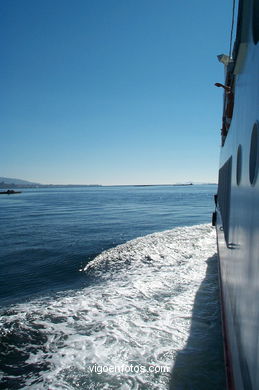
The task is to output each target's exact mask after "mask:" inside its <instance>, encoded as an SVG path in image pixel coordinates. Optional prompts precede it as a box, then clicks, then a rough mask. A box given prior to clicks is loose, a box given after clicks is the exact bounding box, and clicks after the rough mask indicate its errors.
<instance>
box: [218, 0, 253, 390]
mask: <svg viewBox="0 0 259 390" xmlns="http://www.w3.org/2000/svg"><path fill="white" fill-rule="evenodd" d="M258 17H259V16H258V3H257V2H256V1H250V0H249V1H248V0H247V1H241V2H240V6H239V22H238V26H237V37H238V41H237V42H236V49H235V50H236V52H235V57H234V64H233V65H234V66H233V69H232V74H231V76H232V79H234V110H233V117H232V118H231V125H230V128H229V129H228V133H227V136H226V137H224V138H223V140H222V144H223V146H222V148H221V156H220V171H219V186H218V197H217V199H218V201H217V208H216V213H217V218H216V220H217V222H216V229H217V243H218V253H219V263H220V267H219V269H220V283H221V290H222V309H223V321H224V333H225V351H226V365H227V372H228V386H229V389H235V390H258V389H259V303H258V302H259V122H258V120H259V49H258V41H257V39H256V34H257V35H258V31H256V25H255V22H256V23H257V22H258Z"/></svg>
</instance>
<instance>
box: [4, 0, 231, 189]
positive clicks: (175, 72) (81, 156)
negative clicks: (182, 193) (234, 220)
mask: <svg viewBox="0 0 259 390" xmlns="http://www.w3.org/2000/svg"><path fill="white" fill-rule="evenodd" d="M231 6H232V5H231V1H230V0H227V1H226V0H217V1H209V0H189V1H188V2H186V1H182V0H22V1H21V0H8V1H2V2H1V3H0V40H1V42H0V51H1V72H0V85H1V87H0V118H1V119H0V132H1V153H0V176H6V177H15V178H20V179H25V180H30V181H36V182H40V183H57V184H58V183H63V184H68V183H71V184H78V183H79V184H91V183H98V184H161V183H175V182H186V181H194V182H215V181H216V180H217V169H218V160H219V158H218V156H219V145H220V128H221V116H222V107H221V105H222V92H221V91H220V90H219V89H217V88H215V87H214V86H213V84H214V82H222V81H223V65H221V64H220V63H218V61H217V58H216V56H217V55H218V54H221V53H223V52H225V53H227V52H228V46H229V36H230V24H231Z"/></svg>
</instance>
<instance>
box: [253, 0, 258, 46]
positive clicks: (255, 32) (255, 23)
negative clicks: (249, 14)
mask: <svg viewBox="0 0 259 390" xmlns="http://www.w3.org/2000/svg"><path fill="white" fill-rule="evenodd" d="M253 38H254V43H255V45H256V44H257V42H258V41H259V2H258V0H253Z"/></svg>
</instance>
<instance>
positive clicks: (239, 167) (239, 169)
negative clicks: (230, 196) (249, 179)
mask: <svg viewBox="0 0 259 390" xmlns="http://www.w3.org/2000/svg"><path fill="white" fill-rule="evenodd" d="M241 175H242V147H241V145H239V147H238V149H237V171H236V181H237V185H238V186H239V184H240V182H241Z"/></svg>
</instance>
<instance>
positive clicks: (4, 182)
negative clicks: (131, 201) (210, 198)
mask: <svg viewBox="0 0 259 390" xmlns="http://www.w3.org/2000/svg"><path fill="white" fill-rule="evenodd" d="M201 184H202V185H216V184H217V183H192V182H187V183H170V184H165V183H164V184H110V185H103V184H40V183H33V182H29V181H27V180H21V179H12V178H5V177H0V188H1V189H9V188H11V189H12V188H14V189H15V188H54V187H55V188H65V187H66V188H67V187H74V188H75V187H161V186H162V187H182V186H192V185H201Z"/></svg>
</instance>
